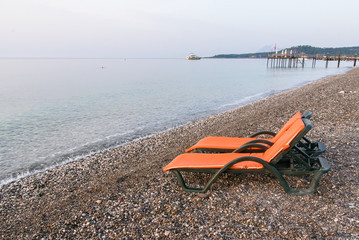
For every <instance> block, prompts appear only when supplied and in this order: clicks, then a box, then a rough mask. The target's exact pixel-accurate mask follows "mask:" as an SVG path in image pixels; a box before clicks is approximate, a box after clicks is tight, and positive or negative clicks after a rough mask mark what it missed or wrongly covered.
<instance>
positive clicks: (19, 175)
mask: <svg viewBox="0 0 359 240" xmlns="http://www.w3.org/2000/svg"><path fill="white" fill-rule="evenodd" d="M348 71H350V69H342V70H341V71H340V73H338V74H335V75H342V74H345V73H346V72H348ZM330 76H334V75H327V76H324V77H321V78H319V79H316V80H309V81H307V82H302V83H299V84H298V85H295V86H293V87H292V88H288V89H283V90H276V91H275V90H272V91H267V92H262V93H258V94H254V95H251V96H248V97H245V98H244V99H241V100H238V101H236V102H234V103H229V104H225V105H221V106H219V107H218V108H216V109H212V110H211V111H209V112H207V113H206V114H205V115H204V116H198V117H197V119H194V120H191V121H189V122H187V123H183V124H178V125H176V126H173V127H169V128H167V129H164V130H161V131H157V132H153V133H151V134H148V135H144V136H141V137H137V138H135V139H133V140H131V141H128V142H124V143H122V144H120V145H113V146H111V147H106V148H102V149H99V150H96V151H91V152H89V153H86V154H83V155H75V156H73V157H71V158H68V159H64V160H62V161H61V162H59V163H56V164H54V165H48V166H47V167H45V168H43V169H37V170H27V171H23V172H13V173H11V174H12V175H13V176H14V175H16V176H15V177H11V178H9V177H8V178H3V179H0V187H2V186H4V185H7V184H10V183H12V182H14V181H18V180H21V179H23V178H26V177H31V176H32V175H35V174H41V173H43V172H45V171H48V170H51V169H53V168H57V167H60V166H63V165H66V164H69V163H72V162H75V161H79V160H82V159H86V158H89V157H91V156H94V155H96V154H102V153H104V152H106V151H111V150H113V149H116V148H120V147H122V146H124V145H127V144H132V143H135V142H136V141H140V140H142V139H146V138H149V137H155V136H156V135H159V134H162V133H165V132H167V131H171V130H173V129H176V128H181V127H184V126H185V125H188V124H192V123H195V122H196V121H200V120H205V119H207V118H210V117H213V116H217V115H221V114H224V113H226V112H231V111H233V110H236V109H238V108H242V107H244V106H246V105H248V104H252V103H255V102H258V101H261V100H264V99H266V98H268V97H271V96H274V95H277V94H281V93H283V92H287V91H290V90H294V89H297V88H300V87H303V86H305V85H308V84H311V83H313V82H316V81H320V80H321V79H323V78H327V77H330ZM70 154H72V153H70ZM66 155H67V154H66Z"/></svg>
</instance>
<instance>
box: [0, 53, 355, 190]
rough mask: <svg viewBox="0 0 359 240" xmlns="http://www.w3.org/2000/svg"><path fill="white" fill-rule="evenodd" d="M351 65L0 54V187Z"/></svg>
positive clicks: (334, 72)
mask: <svg viewBox="0 0 359 240" xmlns="http://www.w3.org/2000/svg"><path fill="white" fill-rule="evenodd" d="M351 65H352V64H351V63H343V62H342V63H341V67H340V68H337V67H336V64H334V63H332V64H329V67H328V68H325V64H324V62H322V63H320V62H317V64H316V67H315V68H312V67H311V64H310V63H309V61H308V62H307V66H305V67H304V68H302V67H298V68H267V63H266V60H259V59H202V60H199V61H186V60H184V59H0V184H4V183H7V182H9V181H11V180H13V179H16V178H19V177H22V176H26V175H29V174H32V173H35V172H38V171H42V170H44V169H47V168H49V167H53V166H56V165H59V164H63V163H65V162H69V161H74V160H76V159H79V158H81V157H83V156H86V155H89V154H93V153H95V152H98V151H102V150H105V149H108V148H112V147H115V146H119V145H121V144H124V143H127V142H130V141H133V140H135V139H138V138H141V137H145V136H148V135H150V134H154V133H158V132H161V131H164V130H166V129H170V128H173V127H176V126H180V125H183V124H185V123H188V122H190V121H195V120H198V119H200V118H203V117H207V116H210V115H212V114H216V113H220V112H224V111H226V110H229V109H233V108H236V107H238V106H241V105H244V104H247V103H250V102H252V101H255V100H258V99H261V98H264V97H266V96H268V95H271V94H274V93H277V92H280V91H283V90H287V89H290V88H294V87H297V86H300V85H303V84H306V83H309V82H312V81H314V80H317V79H319V78H322V77H324V76H327V75H332V74H336V73H340V72H345V71H346V70H348V69H350V66H351ZM297 110H301V109H295V110H293V111H297Z"/></svg>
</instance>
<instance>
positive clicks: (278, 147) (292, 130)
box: [263, 118, 305, 162]
mask: <svg viewBox="0 0 359 240" xmlns="http://www.w3.org/2000/svg"><path fill="white" fill-rule="evenodd" d="M304 129H305V124H304V123H303V121H302V119H301V118H300V119H297V120H296V121H294V123H293V124H292V125H291V126H290V127H289V128H288V129H287V130H286V131H285V132H283V134H282V135H281V136H280V138H279V139H278V140H277V141H276V142H275V143H274V144H273V146H271V147H270V148H269V149H268V150H267V151H265V153H264V157H263V158H264V160H266V161H267V162H270V161H272V160H273V159H274V158H275V157H276V156H277V155H278V154H279V153H281V152H282V151H284V150H286V149H288V148H289V147H290V145H291V142H292V141H293V140H294V139H295V138H296V137H297V136H298V134H299V133H300V132H301V131H303V130H304Z"/></svg>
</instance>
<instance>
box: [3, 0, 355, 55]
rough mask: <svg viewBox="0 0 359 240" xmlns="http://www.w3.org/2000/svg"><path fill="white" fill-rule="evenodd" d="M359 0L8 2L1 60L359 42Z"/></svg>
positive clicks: (243, 50)
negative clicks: (6, 58)
mask: <svg viewBox="0 0 359 240" xmlns="http://www.w3.org/2000/svg"><path fill="white" fill-rule="evenodd" d="M358 25H359V0H342V1H334V0H333V1H331V0H329V1H328V0H298V1H290V0H270V1H268V0H263V1H256V0H245V1H241V0H0V32H1V36H0V57H120V58H122V57H124V58H131V57H179V58H182V57H185V56H186V55H188V54H189V53H191V52H193V53H196V54H197V55H199V56H213V55H215V54H221V53H247V52H255V51H257V50H259V49H261V48H262V47H264V46H266V45H271V46H274V44H275V43H276V44H277V47H279V48H285V47H291V46H296V45H313V46H318V47H341V46H359V29H358Z"/></svg>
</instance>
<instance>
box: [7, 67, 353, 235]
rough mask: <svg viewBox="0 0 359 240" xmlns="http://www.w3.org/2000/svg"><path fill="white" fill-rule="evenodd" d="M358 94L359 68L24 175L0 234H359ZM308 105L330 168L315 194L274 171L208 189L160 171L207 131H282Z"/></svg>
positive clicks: (11, 188)
mask: <svg viewBox="0 0 359 240" xmlns="http://www.w3.org/2000/svg"><path fill="white" fill-rule="evenodd" d="M358 103H359V68H355V69H353V70H351V71H349V72H348V73H346V74H343V75H336V76H330V77H328V78H324V79H321V80H318V81H316V82H314V83H311V84H309V85H306V86H303V87H300V88H297V89H294V90H290V91H286V92H283V93H280V94H277V95H274V96H271V97H268V98H266V99H264V100H261V101H257V102H255V103H252V104H249V105H246V106H244V107H241V108H238V109H235V110H233V111H229V112H226V113H223V114H219V115H216V116H212V117H210V118H206V119H203V120H200V121H197V122H194V123H191V124H188V125H185V126H183V127H180V128H176V129H173V130H170V131H167V132H164V133H161V134H158V135H155V136H151V137H148V138H145V139H142V140H139V141H136V142H134V143H131V144H127V145H124V146H121V147H118V148H116V149H112V150H109V151H106V152H104V153H99V154H96V155H94V156H91V157H87V158H85V159H82V160H79V161H76V162H73V163H69V164H66V165H63V166H60V167H56V168H53V169H50V170H48V171H45V172H42V173H39V174H36V175H33V176H30V177H26V178H23V179H20V180H17V181H15V182H12V183H10V184H7V185H4V186H2V187H1V189H0V209H1V211H0V238H1V239H39V238H44V239H101V238H103V239H157V238H163V239H185V238H187V239H188V238H189V239H239V238H250V239H293V238H297V239H312V238H315V239H358V238H359V211H358V208H359V184H358V182H359V181H358V179H359V170H358V168H359V164H358V162H359V158H358V156H359V106H358ZM305 110H310V111H312V112H313V117H312V118H311V121H312V123H313V126H314V127H313V129H312V130H311V131H310V132H309V134H308V137H309V138H310V139H312V140H313V141H321V142H323V143H325V145H326V146H327V152H326V153H324V154H323V156H324V157H325V158H327V159H328V161H329V164H330V165H331V167H332V169H331V171H330V172H329V173H328V174H325V175H324V176H323V178H322V179H321V181H320V183H319V186H318V189H317V192H316V193H314V194H312V195H307V196H291V195H288V194H286V193H285V192H284V191H283V189H282V187H281V186H280V185H279V183H278V181H277V180H276V179H275V178H274V177H273V176H271V175H269V174H240V175H233V174H225V175H223V176H222V177H221V178H220V179H219V180H218V181H217V182H216V183H215V184H214V185H213V191H212V193H211V195H210V196H209V197H207V198H201V197H199V196H198V195H197V194H194V193H185V192H183V191H181V189H180V188H179V186H178V184H177V180H176V178H175V176H174V175H173V174H171V173H164V172H163V171H162V167H163V166H164V165H166V164H167V163H169V162H170V161H171V160H172V159H173V158H174V157H175V156H177V155H178V154H180V153H183V152H184V150H185V149H186V148H188V147H189V146H191V145H193V144H194V143H195V142H197V141H198V140H199V139H201V138H203V137H205V136H209V135H222V136H248V135H250V134H251V133H254V132H256V131H258V130H272V131H278V130H279V129H280V127H281V126H282V125H283V124H284V123H285V122H286V121H287V120H288V119H289V118H290V117H291V116H292V115H293V114H294V113H296V112H297V111H300V112H301V113H304V111H305ZM186 177H187V179H188V181H190V182H198V181H200V180H201V178H202V177H204V178H208V176H207V175H205V176H203V175H197V174H187V175H186ZM297 182H298V183H300V184H303V183H302V182H301V179H300V178H297V179H295V180H294V182H293V181H292V183H294V184H296V183H297Z"/></svg>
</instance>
